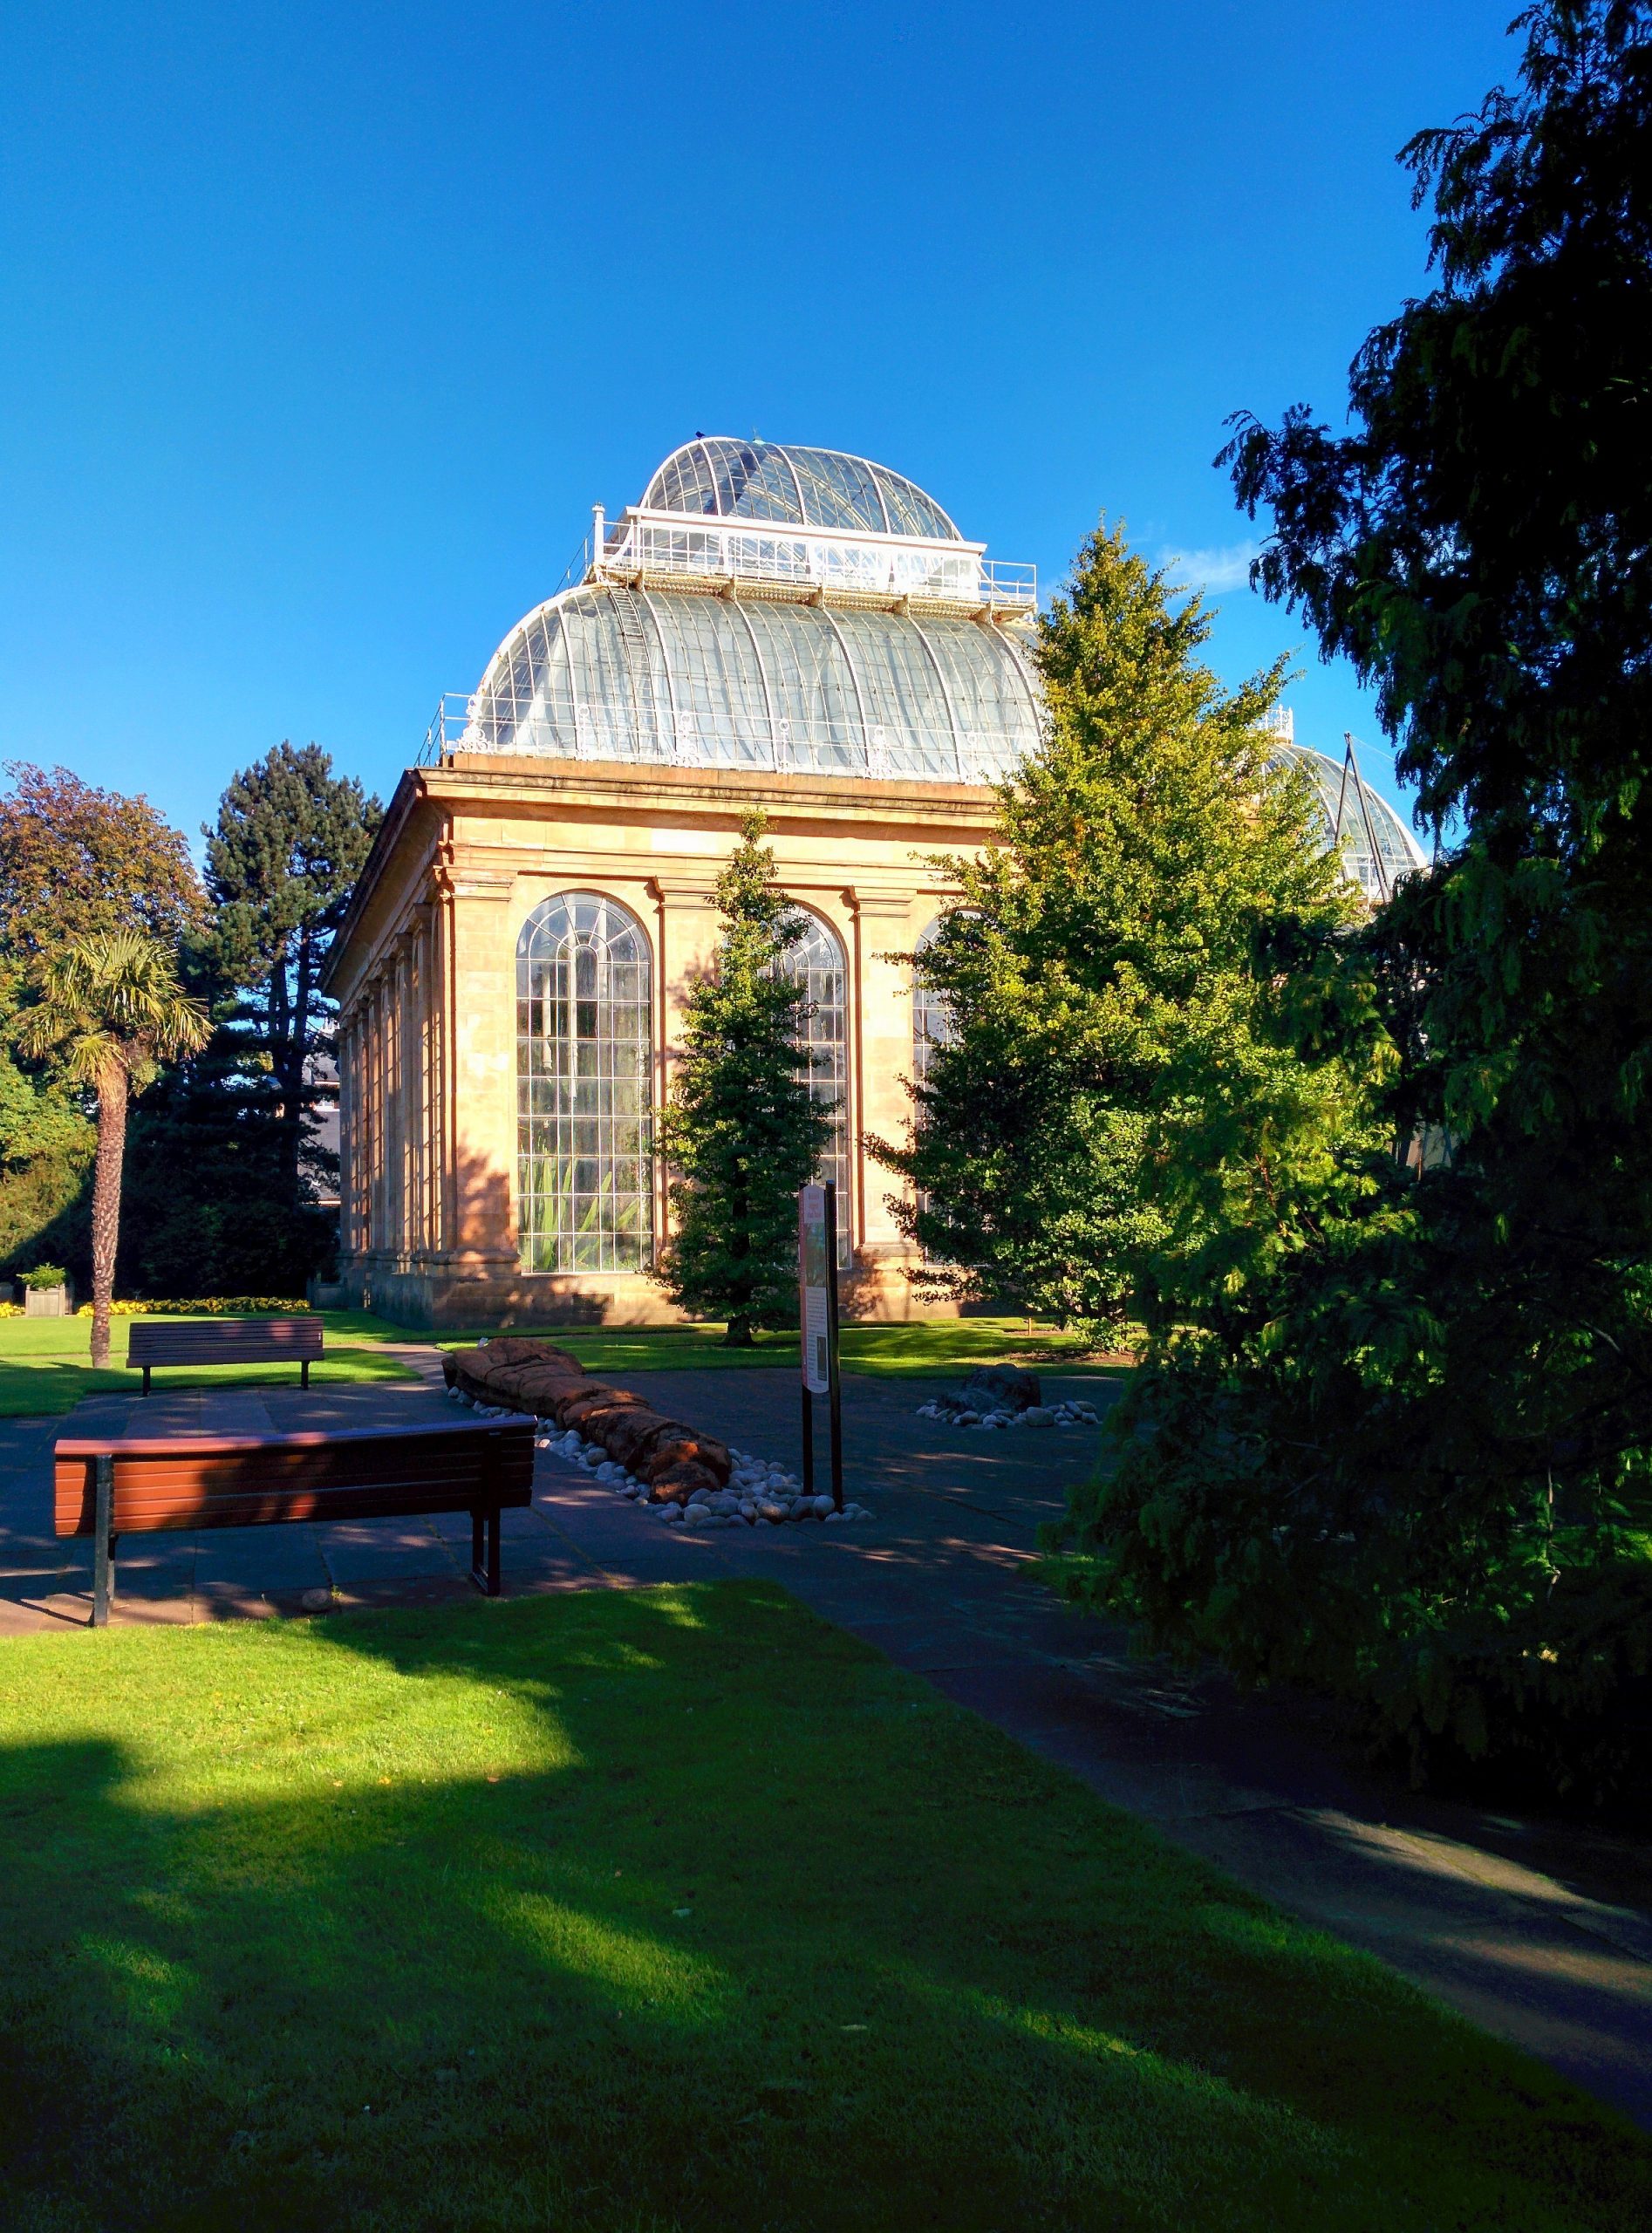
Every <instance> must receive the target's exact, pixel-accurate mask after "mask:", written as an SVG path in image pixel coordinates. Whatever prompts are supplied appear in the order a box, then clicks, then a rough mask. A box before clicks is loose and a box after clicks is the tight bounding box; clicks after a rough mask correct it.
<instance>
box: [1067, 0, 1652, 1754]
mask: <svg viewBox="0 0 1652 2233" xmlns="http://www.w3.org/2000/svg"><path fill="white" fill-rule="evenodd" d="M1521 28H1523V29H1524V31H1525V32H1526V49H1525V57H1524V61H1523V64H1522V67H1521V72H1520V79H1519V85H1517V87H1516V88H1515V90H1514V91H1512V92H1505V91H1502V90H1499V91H1498V92H1493V93H1492V95H1491V96H1490V97H1489V98H1488V99H1487V100H1486V101H1485V104H1484V106H1482V108H1481V109H1480V111H1479V112H1478V114H1476V115H1474V116H1471V117H1468V118H1465V119H1464V120H1460V121H1459V122H1458V123H1457V124H1456V125H1454V126H1451V127H1449V128H1448V129H1446V130H1444V131H1438V132H1428V133H1422V134H1420V135H1419V136H1418V137H1417V138H1416V139H1415V140H1413V141H1412V142H1411V143H1410V146H1409V147H1407V148H1406V149H1405V151H1404V153H1403V160H1404V161H1405V162H1406V163H1407V164H1408V165H1409V167H1410V169H1411V172H1412V175H1413V178H1414V181H1415V185H1416V193H1417V195H1418V196H1419V198H1426V197H1427V196H1428V195H1430V194H1431V195H1432V201H1433V215H1432V229H1431V235H1430V238H1431V254H1432V262H1433V268H1434V270H1435V273H1436V283H1435V284H1434V285H1433V286H1432V287H1431V289H1430V290H1429V291H1428V292H1427V293H1426V294H1424V295H1423V296H1421V297H1419V298H1418V299H1416V300H1415V301H1413V302H1410V303H1409V304H1407V305H1406V306H1405V308H1404V309H1403V311H1402V312H1401V313H1400V315H1399V316H1398V317H1397V318H1395V319H1393V320H1392V321H1391V322H1390V323H1389V324H1386V325H1383V326H1382V327H1379V328H1378V329H1377V330H1376V331H1375V332H1373V333H1372V335H1371V336H1370V337H1369V340H1368V341H1367V342H1366V344H1365V345H1364V346H1363V348H1362V350H1361V352H1360V353H1359V355H1358V357H1357V358H1356V359H1355V365H1354V368H1353V373H1352V379H1351V390H1350V405H1351V410H1350V427H1349V431H1348V432H1347V433H1334V432H1332V431H1331V430H1330V429H1329V428H1328V427H1325V426H1323V425H1321V424H1319V423H1317V422H1316V421H1315V420H1314V418H1313V416H1312V415H1311V413H1309V412H1308V411H1307V409H1306V408H1297V409H1294V410H1293V411H1291V412H1290V413H1287V416H1286V417H1285V419H1284V420H1283V422H1282V423H1281V424H1280V426H1278V427H1273V428H1270V427H1265V426H1262V425H1260V424H1259V423H1257V422H1256V421H1254V420H1248V419H1247V420H1241V421H1240V422H1239V427H1238V431H1237V434H1236V438H1235V440H1234V443H1233V446H1232V451H1231V453H1230V456H1231V461H1232V466H1233V469H1234V474H1235V479H1236V482H1237V486H1238V489H1239V495H1240V497H1241V499H1242V500H1243V501H1244V502H1246V504H1248V505H1250V506H1252V507H1253V508H1265V509H1266V511H1267V513H1268V514H1269V515H1270V516H1271V520H1272V527H1273V532H1272V534H1271V536H1270V537H1269V539H1268V542H1267V543H1266V548H1265V550H1264V552H1263V555H1262V557H1261V559H1260V561H1259V567H1258V570H1257V573H1258V580H1259V584H1260V586H1261V587H1262V588H1263V590H1264V591H1266V593H1267V594H1268V595H1269V596H1271V597H1273V598H1277V599H1280V600H1282V601H1285V602H1287V603H1289V604H1293V605H1294V606H1295V607H1296V608H1297V609H1299V610H1300V611H1302V612H1304V613H1305V614H1306V615H1307V618H1309V620H1310V621H1311V622H1312V624H1313V625H1314V627H1315V629H1316V630H1317V632H1318V633H1319V636H1320V638H1321V643H1322V645H1323V646H1324V648H1325V650H1326V651H1327V652H1328V653H1342V654H1344V655H1346V656H1348V658H1350V659H1352V660H1353V661H1354V663H1355V666H1357V668H1358V669H1359V671H1360V673H1362V676H1364V677H1366V678H1367V679H1369V680H1371V681H1373V682H1374V683H1375V684H1376V687H1377V689H1378V692H1379V698H1380V705H1381V709H1382V720H1383V722H1384V724H1385V726H1386V727H1388V729H1389V731H1390V733H1391V734H1394V736H1395V737H1396V740H1397V741H1398V744H1399V748H1400V761H1399V764H1400V768H1401V770H1402V772H1403V774H1405V775H1410V776H1412V777H1414V778H1415V779H1416V781H1417V782H1418V783H1419V784H1420V786H1421V797H1422V802H1423V810H1424V812H1425V813H1426V815H1427V816H1430V817H1431V818H1432V819H1433V821H1434V823H1435V825H1436V827H1437V830H1438V831H1439V832H1440V834H1441V837H1442V838H1443V841H1444V850H1443V857H1442V858H1441V860H1440V861H1439V863H1438V864H1437V867H1436V869H1435V870H1434V871H1433V872H1432V873H1431V874H1430V875H1429V876H1427V877H1419V878H1416V879H1413V880H1410V882H1408V883H1406V884H1403V885H1402V887H1401V888H1400V891H1398V893H1397V895H1396V898H1395V900H1394V901H1393V902H1392V903H1391V904H1390V905H1389V906H1388V907H1386V908H1384V909H1383V910H1382V911H1381V912H1379V914H1378V915H1377V916H1376V918H1375V919H1374V920H1373V921H1372V922H1371V924H1370V925H1369V927H1368V928H1367V929H1366V930H1365V931H1364V932H1362V933H1361V934H1359V935H1358V936H1356V937H1355V938H1352V939H1341V940H1340V941H1337V940H1323V939H1321V940H1319V941H1317V942H1314V941H1312V940H1310V941H1307V942H1306V943H1303V944H1301V945H1300V946H1299V947H1298V949H1297V950H1296V951H1295V952H1294V953H1293V954H1291V955H1290V956H1288V957H1287V962H1288V966H1285V967H1284V968H1283V970H1282V979H1281V982H1282V985H1283V988H1284V989H1283V991H1282V994H1281V997H1280V1006H1279V1029H1280V1035H1281V1043H1282V1044H1283V1045H1285V1046H1286V1047H1287V1048H1288V1049H1290V1050H1291V1051H1293V1052H1294V1053H1295V1054H1296V1055H1298V1056H1299V1057H1300V1059H1301V1060H1302V1061H1303V1062H1304V1063H1305V1064H1306V1065H1309V1066H1312V1065H1313V1064H1314V1063H1317V1062H1324V1061H1328V1060H1335V1061H1341V1062H1345V1063H1347V1064H1348V1065H1349V1066H1351V1068H1352V1069H1354V1070H1355V1071H1356V1072H1357V1073H1358V1074H1360V1075H1361V1076H1362V1077H1363V1078H1364V1080H1365V1083H1366V1087H1367V1089H1368V1091H1369V1096H1370V1099H1371V1102H1372V1105H1373V1106H1374V1107H1376V1108H1378V1109H1379V1110H1381V1111H1382V1114H1383V1115H1384V1116H1385V1118H1386V1121H1387V1123H1388V1125H1389V1129H1390V1130H1391V1133H1392V1136H1393V1139H1394V1142H1395V1149H1396V1151H1395V1152H1394V1153H1392V1154H1390V1155H1389V1157H1387V1158H1385V1159H1384V1160H1383V1161H1382V1163H1381V1164H1377V1163H1375V1162H1372V1161H1370V1160H1369V1158H1367V1159H1366V1160H1364V1161H1363V1162H1362V1161H1361V1160H1360V1158H1358V1157H1344V1158H1342V1159H1341V1162H1340V1164H1336V1165H1335V1166H1334V1167H1333V1168H1331V1169H1330V1170H1328V1171H1325V1172H1321V1174H1319V1175H1318V1176H1317V1177H1314V1175H1313V1174H1307V1180H1306V1182H1305V1183H1304V1184H1303V1185H1300V1186H1299V1187H1298V1188H1297V1189H1296V1191H1295V1193H1294V1197H1293V1198H1290V1199H1289V1200H1287V1205H1286V1206H1287V1211H1288V1219H1287V1222H1288V1225H1289V1227H1290V1229H1291V1231H1292V1232H1293V1233H1294V1236H1295V1237H1294V1241H1293V1243H1292V1245H1291V1246H1288V1247H1285V1248H1282V1249H1281V1248H1278V1247H1275V1246H1273V1245H1272V1243H1271V1242H1269V1241H1268V1240H1267V1239H1266V1222H1267V1221H1266V1219H1262V1218H1260V1217H1257V1216H1253V1215H1252V1214H1251V1213H1250V1212H1247V1211H1246V1209H1245V1205H1243V1204H1242V1203H1241V1204H1239V1205H1237V1206H1238V1209H1239V1212H1241V1213H1240V1214H1235V1215H1232V1217H1231V1218H1230V1219H1228V1221H1227V1223H1226V1226H1225V1228H1223V1229H1222V1230H1221V1231H1220V1232H1219V1233H1218V1235H1217V1240H1218V1241H1219V1244H1220V1245H1219V1247H1218V1246H1213V1247H1212V1249H1211V1250H1207V1252H1206V1253H1205V1254H1204V1255H1203V1256H1201V1255H1200V1254H1199V1253H1198V1252H1197V1251H1189V1252H1187V1253H1184V1255H1183V1256H1182V1257H1181V1258H1180V1259H1179V1260H1178V1261H1177V1262H1176V1264H1175V1265H1174V1267H1173V1272H1174V1276H1173V1278H1172V1279H1171V1282H1170V1285H1171V1302H1170V1307H1169V1308H1167V1309H1166V1311H1165V1312H1164V1315H1163V1318H1162V1320H1161V1321H1160V1322H1159V1323H1158V1325H1157V1328H1156V1331H1155V1338H1154V1341H1153V1343H1152V1345H1151V1347H1150V1352H1149V1356H1148V1358H1147V1360H1146V1363H1145V1368H1144V1369H1143V1372H1142V1373H1141V1374H1140V1375H1139V1376H1138V1378H1137V1383H1136V1385H1135V1387H1134V1388H1133V1390H1131V1393H1130V1396H1129V1397H1128V1398H1127V1399H1126V1403H1125V1404H1124V1405H1123V1407H1122V1411H1121V1417H1120V1421H1119V1429H1118V1432H1117V1435H1116V1439H1115V1442H1114V1448H1113V1464H1112V1468H1111V1471H1110V1472H1109V1476H1108V1478H1106V1479H1105V1481H1104V1482H1103V1484H1102V1488H1101V1490H1100V1492H1099V1493H1098V1495H1097V1497H1096V1499H1095V1500H1094V1501H1093V1502H1092V1503H1091V1504H1090V1505H1089V1506H1088V1507H1081V1508H1078V1509H1075V1514H1074V1527H1073V1530H1072V1533H1071V1535H1070V1538H1069V1549H1070V1551H1071V1552H1072V1554H1074V1558H1075V1566H1074V1567H1073V1569H1072V1570H1071V1575H1072V1578H1073V1579H1074V1581H1075V1587H1079V1588H1084V1589H1093V1590H1095V1591H1096V1592H1097V1593H1098V1594H1099V1595H1102V1597H1103V1598H1104V1599H1105V1601H1107V1602H1109V1604H1111V1605H1113V1606H1115V1607H1116V1608H1123V1609H1125V1610H1128V1611H1133V1612H1135V1613H1137V1615H1141V1616H1142V1617H1143V1619H1144V1620H1145V1622H1147V1624H1148V1627H1149V1629H1150V1632H1151V1634H1152V1635H1153V1637H1154V1639H1155V1640H1156V1641H1157V1642H1159V1643H1161V1644H1168V1645H1171V1646H1173V1647H1178V1648H1181V1649H1188V1650H1197V1649H1217V1650H1219V1651H1220V1652H1221V1653H1222V1654H1223V1656H1225V1657H1226V1658H1227V1660H1228V1661H1229V1663H1231V1664H1233V1665H1235V1666H1237V1667H1239V1668H1240V1669H1241V1670H1244V1671H1245V1672H1246V1673H1247V1674H1250V1675H1253V1676H1264V1677H1266V1676H1281V1675H1283V1676H1307V1677H1309V1678H1311V1679H1313V1680H1314V1681H1317V1682H1322V1683H1328V1684H1329V1685H1330V1686H1332V1687H1334V1688H1335V1689H1338V1690H1341V1691H1343V1692H1344V1693H1345V1694H1348V1695H1351V1696H1353V1697H1357V1698H1359V1699H1361V1700H1362V1701H1363V1702H1364V1703H1365V1704H1366V1705H1367V1706H1368V1707H1369V1709H1370V1710H1371V1711H1373V1712H1374V1713H1375V1714H1376V1717H1377V1718H1378V1720H1379V1722H1380V1724H1382V1726H1384V1727H1386V1728H1387V1729H1389V1730H1390V1731H1396V1732H1398V1733H1401V1734H1403V1736H1404V1737H1405V1738H1407V1739H1409V1741H1410V1745H1411V1746H1412V1748H1413V1752H1414V1756H1415V1757H1416V1759H1417V1761H1418V1764H1419V1766H1420V1767H1425V1766H1426V1765H1427V1764H1428V1762H1429V1760H1430V1758H1432V1757H1434V1755H1435V1754H1436V1752H1438V1751H1440V1750H1445V1751H1448V1752H1450V1753H1451V1756H1452V1757H1454V1758H1459V1759H1460V1758H1461V1757H1462V1756H1463V1755H1464V1753H1467V1754H1470V1755H1481V1754H1485V1753H1486V1752H1488V1751H1489V1752H1495V1753H1498V1754H1499V1755H1501V1756H1502V1757H1503V1758H1505V1761H1506V1760H1508V1759H1511V1758H1518V1759H1519V1760H1521V1761H1523V1762H1524V1764H1525V1767H1524V1772H1526V1773H1527V1774H1530V1775H1533V1776H1535V1777H1540V1778H1541V1779H1544V1780H1545V1781H1546V1783H1548V1784H1549V1785H1550V1786H1559V1787H1560V1788H1561V1789H1564V1790H1570V1791H1574V1792H1580V1793H1585V1794H1587V1795H1590V1796H1594V1797H1606V1796H1608V1795H1615V1796H1617V1797H1619V1798H1630V1797H1633V1796H1634V1795H1635V1791H1636V1787H1637V1786H1639V1790H1640V1793H1641V1795H1642V1797H1643V1795H1644V1789H1645V1769H1646V1752H1647V1740H1646V1726H1647V1718H1648V1717H1647V1704H1648V1695H1647V1694H1648V1685H1649V1669H1652V1564H1649V1561H1648V1559H1647V1557H1646V1555H1645V1547H1644V1544H1645V1539H1644V1535H1643V1534H1642V1533H1637V1530H1643V1529H1644V1528H1645V1526H1646V1525H1647V1523H1648V1520H1649V1519H1652V1461H1649V1451H1652V1137H1649V1125H1648V1115H1649V1110H1648V1100H1647V1088H1648V1082H1649V1079H1652V786H1649V782H1648V775H1649V756H1652V161H1649V160H1648V151H1649V148H1652V17H1649V10H1648V8H1647V6H1646V5H1645V4H1644V0H1633V3H1631V0H1555V4H1552V5H1549V6H1546V7H1542V8H1538V9H1533V10H1531V11H1529V12H1528V14H1527V15H1526V17H1522V18H1521ZM1211 1106H1212V1119H1211V1128H1210V1129H1209V1130H1207V1132H1206V1133H1205V1135H1204V1137H1203V1139H1202V1141H1198V1142H1196V1143H1195V1144H1196V1145H1198V1144H1202V1145H1203V1146H1205V1148H1206V1149H1207V1150H1208V1151H1209V1152H1208V1153H1207V1154H1206V1156H1205V1171H1206V1174H1207V1175H1206V1177H1205V1178H1201V1177H1200V1173H1199V1171H1198V1157H1197V1156H1196V1155H1189V1156H1186V1157H1184V1158H1183V1160H1182V1163H1181V1164H1180V1167H1179V1168H1178V1169H1174V1170H1172V1171H1170V1172H1169V1173H1168V1174H1167V1198H1169V1200H1170V1201H1171V1204H1172V1206H1173V1208H1174V1207H1175V1205H1184V1204H1191V1203H1195V1202H1197V1200H1198V1197H1199V1194H1200V1192H1201V1189H1202V1188H1204V1189H1208V1184H1209V1180H1208V1173H1209V1172H1211V1171H1220V1170H1222V1169H1225V1157H1224V1156H1223V1154H1222V1153H1221V1152H1220V1147H1221V1137H1220V1133H1219V1129H1218V1128H1219V1127H1221V1126H1227V1127H1228V1128H1229V1129H1230V1130H1231V1127H1232V1123H1233V1116H1232V1101H1231V1099H1230V1098H1226V1097H1225V1096H1223V1095H1222V1094H1221V1093H1216V1094H1214V1095H1213V1097H1212V1104H1211ZM1243 1114H1244V1111H1243V1108H1242V1106H1241V1109H1240V1116H1241V1118H1242V1117H1243ZM1270 1214H1271V1212H1270ZM1636 1697H1639V1700H1640V1703H1639V1704H1638V1705H1637V1704H1636V1703H1635V1699H1636Z"/></svg>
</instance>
